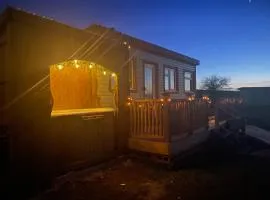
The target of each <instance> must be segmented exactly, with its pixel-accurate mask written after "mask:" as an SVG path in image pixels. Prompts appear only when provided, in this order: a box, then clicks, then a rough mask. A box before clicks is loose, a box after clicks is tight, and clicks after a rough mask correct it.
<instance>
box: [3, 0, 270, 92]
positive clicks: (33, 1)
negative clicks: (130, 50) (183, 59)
mask: <svg viewBox="0 0 270 200" xmlns="http://www.w3.org/2000/svg"><path fill="white" fill-rule="evenodd" d="M4 1H6V2H3V0H0V6H1V7H2V8H3V7H4V4H5V3H7V0H4ZM8 3H9V4H10V5H13V6H17V7H21V8H23V9H26V10H29V11H31V12H36V13H39V14H41V15H46V16H49V17H52V18H54V19H55V20H58V21H61V22H64V23H67V24H69V25H72V26H75V27H79V28H85V27H87V26H88V25H90V24H91V23H100V24H103V25H106V26H109V27H115V28H116V29H118V30H119V31H121V32H125V33H127V34H130V35H133V36H135V37H138V38H141V39H144V40H146V41H149V42H152V43H156V44H158V45H161V46H164V47H166V48H168V49H172V50H175V51H177V52H180V53H183V54H186V55H188V56H191V57H194V58H197V59H199V60H200V61H201V64H200V66H199V67H198V70H197V76H198V81H200V80H201V79H202V78H203V77H205V76H209V75H212V74H218V75H222V76H227V77H230V78H231V81H232V87H240V86H270V0H143V1H142V0H125V1H123V0H98V1H94V0H65V1H64V0H54V1H52V0H42V1H41V0H40V1H38V0H8Z"/></svg>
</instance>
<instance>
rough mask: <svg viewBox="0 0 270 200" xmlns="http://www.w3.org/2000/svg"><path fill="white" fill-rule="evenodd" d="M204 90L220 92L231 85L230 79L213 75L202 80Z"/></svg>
mask: <svg viewBox="0 0 270 200" xmlns="http://www.w3.org/2000/svg"><path fill="white" fill-rule="evenodd" d="M201 83H202V89H206V90H220V89H222V88H225V87H228V86H229V85H230V79H229V78H227V77H222V76H217V75H212V76H209V77H206V78H204V79H203V80H202V82H201Z"/></svg>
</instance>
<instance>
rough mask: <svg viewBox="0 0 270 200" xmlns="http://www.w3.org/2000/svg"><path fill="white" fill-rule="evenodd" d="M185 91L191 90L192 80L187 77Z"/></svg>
mask: <svg viewBox="0 0 270 200" xmlns="http://www.w3.org/2000/svg"><path fill="white" fill-rule="evenodd" d="M185 91H190V80H189V79H185Z"/></svg>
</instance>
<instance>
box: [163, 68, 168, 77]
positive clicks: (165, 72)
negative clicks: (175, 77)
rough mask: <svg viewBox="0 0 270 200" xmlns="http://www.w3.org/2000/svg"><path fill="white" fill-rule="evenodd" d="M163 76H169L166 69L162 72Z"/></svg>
mask: <svg viewBox="0 0 270 200" xmlns="http://www.w3.org/2000/svg"><path fill="white" fill-rule="evenodd" d="M164 75H165V76H169V69H168V68H165V70H164Z"/></svg>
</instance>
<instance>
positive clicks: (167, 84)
mask: <svg viewBox="0 0 270 200" xmlns="http://www.w3.org/2000/svg"><path fill="white" fill-rule="evenodd" d="M164 78H165V80H164V84H165V90H169V76H165V77H164Z"/></svg>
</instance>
